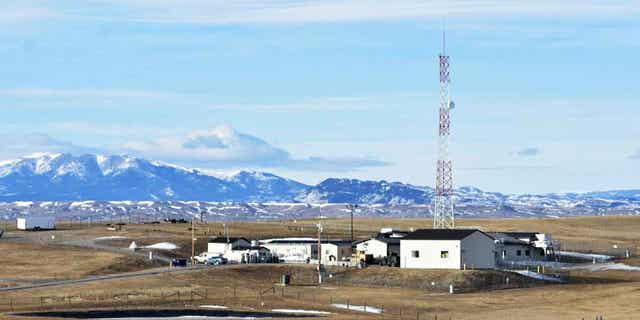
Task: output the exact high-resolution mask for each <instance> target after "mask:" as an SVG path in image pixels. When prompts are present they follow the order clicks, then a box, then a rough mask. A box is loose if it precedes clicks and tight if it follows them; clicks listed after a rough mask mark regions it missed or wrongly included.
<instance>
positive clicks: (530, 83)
mask: <svg viewBox="0 0 640 320" xmlns="http://www.w3.org/2000/svg"><path fill="white" fill-rule="evenodd" d="M443 21H445V24H446V26H447V37H448V39H447V52H448V53H449V54H450V55H451V56H452V58H451V59H452V64H453V67H452V68H453V98H454V100H455V101H456V105H457V108H456V109H455V110H454V114H453V121H454V123H453V137H452V141H451V143H452V144H451V156H452V158H453V160H454V166H455V181H456V185H473V186H477V187H480V188H482V189H486V190H492V191H501V192H513V193H524V192H537V193H543V192H568V191H589V190H602V189H620V188H638V187H639V185H638V181H640V169H638V168H639V167H640V139H639V138H640V125H639V124H640V111H638V102H637V100H638V97H639V93H638V92H639V90H638V84H639V83H640V82H639V81H638V78H637V77H638V74H640V62H638V61H639V60H638V56H639V54H640V36H638V35H639V34H640V1H606V2H605V1H589V0H586V1H547V0H542V1H535V2H534V1H528V2H523V1H461V0H449V1H440V0H435V1H417V0H397V1H385V2H382V1H364V0H361V1H337V0H335V1H334V0H324V1H314V0H308V1H303V0H281V1H249V0H246V1H244V0H243V1H213V0H207V1H205V0H181V1H177V0H153V1H152V0H102V1H97V0H95V1H92V0H89V1H81V2H78V1H65V0H61V1H24V0H23V1H11V0H9V1H3V2H2V4H0V64H1V68H0V70H2V71H1V73H0V74H1V76H0V111H1V112H2V114H3V116H2V118H1V119H2V120H1V123H2V126H0V137H1V138H2V140H3V148H0V158H14V157H19V156H22V155H26V154H30V153H33V152H41V151H54V152H73V153H84V152H100V153H131V154H135V155H139V156H144V157H147V158H152V159H157V160H164V161H170V162H174V163H177V164H181V165H185V166H193V167H198V168H201V169H206V170H211V171H215V172H224V171H232V170H238V169H256V170H266V171H270V172H274V173H276V174H280V175H283V176H286V177H290V178H293V179H297V180H300V181H303V182H307V183H317V182H319V181H321V180H322V179H324V178H327V177H335V176H340V177H354V178H363V179H375V180H378V179H386V180H392V181H402V182H408V183H414V184H420V185H432V184H433V181H434V174H435V170H434V167H435V164H434V163H435V159H436V151H437V146H436V133H437V131H436V127H437V118H436V116H437V106H438V82H437V81H438V75H437V72H438V71H437V67H438V66H437V55H438V53H439V51H440V36H441V30H442V25H443Z"/></svg>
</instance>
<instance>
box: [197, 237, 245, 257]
mask: <svg viewBox="0 0 640 320" xmlns="http://www.w3.org/2000/svg"><path fill="white" fill-rule="evenodd" d="M251 246H252V245H251V242H250V241H249V240H247V239H245V238H242V237H228V238H227V237H217V238H211V239H209V244H208V246H207V252H211V253H219V254H224V253H226V252H229V251H233V250H238V249H240V248H247V247H251Z"/></svg>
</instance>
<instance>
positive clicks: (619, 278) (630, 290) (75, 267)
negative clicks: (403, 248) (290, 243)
mask: <svg viewBox="0 0 640 320" xmlns="http://www.w3.org/2000/svg"><path fill="white" fill-rule="evenodd" d="M316 222H317V221H312V220H299V221H287V222H279V221H273V222H246V223H229V224H228V225H229V229H230V231H231V235H232V236H244V237H246V238H249V239H256V238H270V237H284V236H307V237H308V236H313V235H314V233H315V227H314V225H315V223H316ZM322 222H323V224H324V225H325V230H326V232H325V235H326V236H327V237H328V238H332V239H337V238H347V237H348V234H349V233H348V230H349V224H348V221H347V220H346V219H328V220H323V221H322ZM457 223H458V226H461V227H478V228H481V229H482V230H485V231H538V232H545V233H551V234H552V235H553V237H554V238H555V239H558V240H560V241H561V243H562V245H563V247H564V248H566V249H569V250H580V251H594V252H604V253H606V252H610V251H611V250H612V248H614V246H617V247H618V248H625V247H630V248H637V247H638V246H639V245H640V233H639V232H638V230H640V217H629V216H620V217H581V218H563V219H478V220H475V219H474V220H471V219H469V220H467V219H460V220H458V221H457ZM430 225H431V220H429V219H372V218H364V219H357V220H356V224H355V234H356V237H357V238H365V237H368V236H370V235H372V234H374V233H376V232H377V231H378V230H379V229H380V228H381V227H395V228H398V229H405V230H409V229H417V228H428V227H429V226H430ZM189 227H190V225H188V224H186V225H185V224H182V225H181V224H175V225H171V224H160V225H153V224H148V225H147V224H145V225H142V224H140V225H126V226H124V227H123V230H122V231H109V230H107V228H106V226H105V225H92V226H87V225H80V224H68V225H67V224H61V225H60V228H61V229H62V230H59V231H55V234H56V240H55V241H50V240H48V239H49V238H48V236H49V234H42V235H43V236H40V235H38V234H35V233H34V234H29V235H28V236H29V237H31V238H30V239H31V240H34V237H35V240H37V241H34V242H35V243H16V242H12V241H9V240H7V239H3V240H0V248H2V249H7V250H2V251H3V252H5V251H6V252H15V253H12V254H13V255H12V256H11V261H15V262H16V264H17V265H18V266H11V267H9V268H4V267H3V268H0V277H15V276H16V275H21V274H24V273H25V272H24V271H21V270H25V269H20V268H21V265H22V264H24V265H25V266H26V268H27V269H26V270H28V272H26V273H28V274H29V275H30V276H33V275H37V276H33V277H36V278H55V277H56V274H58V273H64V274H67V275H70V276H73V277H79V276H83V275H88V274H96V273H112V272H118V271H121V269H119V268H118V267H115V266H118V265H122V264H126V262H125V261H128V260H129V257H128V256H126V257H125V256H122V255H119V254H115V253H110V252H104V251H99V250H86V249H78V248H73V247H67V246H60V245H61V244H62V243H65V242H68V241H80V240H93V239H95V238H97V237H105V236H119V237H126V239H124V240H113V241H106V242H104V243H105V244H111V245H115V246H126V245H127V244H128V243H129V242H130V241H134V240H135V241H136V242H138V243H139V244H145V245H148V244H153V243H158V242H172V243H175V244H178V245H179V246H181V249H180V250H178V251H177V252H176V253H174V254H175V255H182V256H188V255H189V254H190V251H191V248H190V235H191V231H190V230H189ZM222 231H223V226H222V223H213V222H212V223H208V224H200V225H199V226H198V232H197V234H198V238H199V240H198V252H200V251H203V250H204V249H205V248H206V242H207V241H206V239H207V238H208V237H210V236H216V235H218V234H221V233H222ZM14 234H15V235H18V236H21V235H24V234H22V233H15V232H12V235H14ZM3 246H4V247H3ZM56 259H57V260H56ZM30 260H36V261H38V260H45V261H47V262H48V263H32V262H29V261H30ZM638 261H639V260H638V258H634V259H629V260H624V261H622V262H623V263H625V264H629V265H640V262H638ZM65 262H70V263H69V264H66V265H65ZM133 265H134V266H136V265H137V264H136V263H133ZM146 267H151V266H146V265H137V268H146ZM128 268H131V266H125V267H124V268H122V270H127V269H128ZM331 272H332V275H333V277H332V278H330V279H327V280H328V282H327V283H326V284H325V285H324V286H322V287H317V286H315V285H314V279H315V277H316V275H315V271H314V269H313V267H312V266H306V265H301V266H289V265H253V266H229V267H224V268H213V269H207V270H199V271H193V272H188V273H180V274H165V275H159V276H146V277H141V278H133V279H127V280H108V281H103V282H99V283H87V284H81V285H77V284H76V285H68V286H61V287H51V288H39V289H31V290H27V291H18V292H12V293H0V309H2V306H3V303H5V304H4V305H5V306H6V302H7V301H9V299H11V300H12V301H16V302H17V303H16V305H15V306H14V307H15V309H17V310H33V309H36V310H37V309H39V308H42V306H41V305H42V301H46V302H45V303H44V306H45V307H46V308H52V307H54V308H61V309H65V308H87V307H88V308H113V307H116V306H117V307H120V308H122V307H123V305H125V306H126V305H130V307H145V306H146V307H148V306H157V305H162V306H169V307H180V308H184V307H185V306H187V307H196V308H197V307H198V306H199V305H204V304H217V305H225V306H228V307H232V308H233V309H235V310H270V309H273V308H287V309H307V310H328V311H331V312H333V313H334V314H333V315H332V316H331V318H335V319H374V318H375V319H379V318H381V317H382V318H388V319H416V318H417V316H420V319H433V317H434V315H435V314H437V315H438V316H439V318H441V319H448V318H449V317H451V318H452V319H479V320H481V319H482V320H483V319H582V318H585V319H593V318H595V316H596V315H604V316H605V318H606V319H628V318H629V317H630V316H635V315H640V304H638V303H637V302H638V301H640V272H637V271H636V272H632V271H598V272H593V271H588V270H579V271H572V272H571V277H572V281H571V282H570V283H569V284H564V285H539V284H534V283H532V284H531V287H527V288H515V289H508V290H489V291H486V292H471V293H460V294H455V295H452V296H451V295H448V294H446V293H445V292H446V290H443V288H446V286H448V284H449V283H453V284H454V285H455V287H456V288H464V286H465V285H469V283H473V282H476V283H483V282H486V281H488V280H487V279H490V277H504V275H500V274H498V273H484V272H481V271H443V270H400V269H390V268H383V267H371V268H367V269H363V270H356V269H351V270H344V269H342V270H340V269H331ZM282 274H291V275H292V276H293V285H292V286H291V287H287V288H285V289H282V288H280V287H278V286H275V285H274V284H275V283H277V282H278V280H279V277H280V276H281V275H282ZM489 274H491V275H489ZM513 277H514V278H512V279H513V280H512V282H513V281H517V280H516V279H517V277H515V276H513ZM434 287H437V288H436V289H434ZM178 291H180V292H181V295H180V296H177V294H176V292H178ZM194 292H195V298H194V300H193V301H192V300H191V297H192V296H193V294H194ZM203 292H206V293H207V294H206V299H204V297H201V296H199V295H198V294H200V295H202V294H203ZM123 293H133V294H132V295H128V296H126V298H123V296H122V294H123ZM40 297H54V298H52V299H49V300H46V299H44V298H40ZM55 297H58V298H59V299H60V298H61V299H65V300H56V299H55ZM68 297H72V298H71V299H70V300H69V298H68ZM176 298H178V299H179V301H178V300H176ZM42 299H44V300H42ZM21 301H22V302H23V303H22V304H21V303H20V302H21ZM56 301H58V302H56ZM60 301H62V302H60ZM331 303H344V304H347V303H348V304H355V305H365V304H366V305H368V306H375V307H379V308H384V310H385V314H384V315H383V316H380V315H373V314H367V313H362V312H349V311H344V310H339V309H335V308H332V307H331ZM5 309H6V308H5ZM401 314H402V315H401ZM4 317H5V318H8V319H12V317H8V316H4ZM631 318H633V317H631ZM13 319H17V317H13ZM32 319H33V318H32Z"/></svg>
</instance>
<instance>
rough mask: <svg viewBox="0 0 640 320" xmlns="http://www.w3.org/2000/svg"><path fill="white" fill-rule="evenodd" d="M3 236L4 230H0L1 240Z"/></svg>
mask: <svg viewBox="0 0 640 320" xmlns="http://www.w3.org/2000/svg"><path fill="white" fill-rule="evenodd" d="M3 234H4V230H2V229H0V238H2V235H3Z"/></svg>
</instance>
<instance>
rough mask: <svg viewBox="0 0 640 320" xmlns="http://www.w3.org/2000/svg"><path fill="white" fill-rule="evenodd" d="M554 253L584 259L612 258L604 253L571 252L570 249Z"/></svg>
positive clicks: (605, 259)
mask: <svg viewBox="0 0 640 320" xmlns="http://www.w3.org/2000/svg"><path fill="white" fill-rule="evenodd" d="M556 254H558V255H561V256H565V257H572V258H580V259H585V260H593V259H596V260H600V261H608V260H611V259H613V257H612V256H608V255H604V254H594V253H582V252H572V251H558V252H557V253H556Z"/></svg>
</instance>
